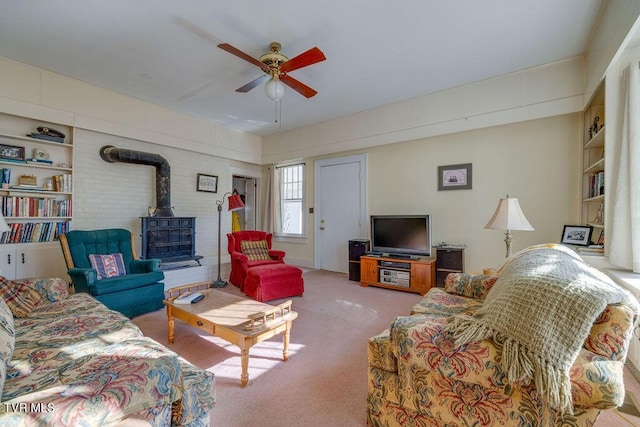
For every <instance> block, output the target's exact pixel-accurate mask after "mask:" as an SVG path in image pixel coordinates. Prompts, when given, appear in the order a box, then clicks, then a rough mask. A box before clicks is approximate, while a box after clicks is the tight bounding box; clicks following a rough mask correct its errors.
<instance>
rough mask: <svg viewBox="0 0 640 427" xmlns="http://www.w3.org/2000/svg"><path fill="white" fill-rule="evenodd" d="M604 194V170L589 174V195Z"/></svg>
mask: <svg viewBox="0 0 640 427" xmlns="http://www.w3.org/2000/svg"><path fill="white" fill-rule="evenodd" d="M603 194H604V171H602V172H598V173H594V174H591V175H589V197H596V196H602V195H603Z"/></svg>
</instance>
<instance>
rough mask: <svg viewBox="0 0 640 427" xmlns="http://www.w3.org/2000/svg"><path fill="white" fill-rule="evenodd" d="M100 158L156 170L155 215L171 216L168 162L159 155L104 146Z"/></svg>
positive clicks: (169, 169) (110, 161)
mask: <svg viewBox="0 0 640 427" xmlns="http://www.w3.org/2000/svg"><path fill="white" fill-rule="evenodd" d="M100 157H102V160H104V161H105V162H109V163H116V162H122V163H134V164H137V165H149V166H153V167H155V168H156V205H157V206H156V212H155V213H156V215H157V216H160V217H167V216H173V209H172V208H171V168H170V167H169V162H167V160H166V159H165V158H164V157H162V156H161V155H159V154H153V153H145V152H143V151H135V150H128V149H126V148H117V147H114V146H113V145H105V146H104V147H102V148H101V149H100Z"/></svg>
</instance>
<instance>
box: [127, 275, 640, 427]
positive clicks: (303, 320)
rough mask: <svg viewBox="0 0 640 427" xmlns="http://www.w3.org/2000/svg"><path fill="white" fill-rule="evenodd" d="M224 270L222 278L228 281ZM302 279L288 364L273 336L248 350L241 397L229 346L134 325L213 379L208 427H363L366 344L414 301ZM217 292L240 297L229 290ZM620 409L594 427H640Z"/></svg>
mask: <svg viewBox="0 0 640 427" xmlns="http://www.w3.org/2000/svg"><path fill="white" fill-rule="evenodd" d="M226 270H227V271H225V270H223V273H224V274H223V277H228V268H227V269H226ZM303 277H304V279H305V293H304V296H303V297H294V298H292V300H293V309H294V310H295V311H297V312H298V319H296V320H295V321H294V322H293V329H292V332H291V344H290V355H289V361H288V362H286V363H285V362H283V360H282V337H281V336H277V337H274V338H271V339H270V340H267V341H265V342H262V343H260V344H257V345H255V346H254V347H252V348H251V351H250V360H249V385H248V386H247V387H246V388H244V389H243V388H241V387H240V372H241V368H240V352H239V350H238V347H236V346H235V345H232V344H229V343H227V342H226V341H224V340H221V339H219V338H216V337H212V336H209V335H207V334H206V333H204V332H200V331H199V330H197V329H195V328H192V327H190V326H188V325H186V324H185V323H182V322H180V321H176V326H175V334H176V342H175V343H174V344H168V340H167V317H166V313H165V311H164V310H158V311H156V312H153V313H148V314H145V315H142V316H139V317H136V318H134V322H135V323H136V324H137V325H138V326H139V327H140V329H141V330H142V332H143V333H144V334H145V335H147V336H149V337H152V338H154V339H156V340H157V341H159V342H161V343H163V344H165V345H167V346H168V347H169V348H171V349H173V350H174V351H175V352H177V353H178V354H180V355H182V356H183V357H185V358H186V359H187V360H189V361H191V362H192V363H194V364H195V365H197V366H199V367H201V368H203V369H207V370H209V371H211V372H213V373H214V374H215V375H216V397H217V404H216V406H215V408H214V409H213V410H212V411H211V425H212V426H222V427H236V426H242V427H244V426H257V425H259V426H262V427H271V426H273V427H285V426H306V427H314V426H323V427H325V426H341V427H350V426H365V425H366V398H367V340H368V339H369V337H371V336H373V335H375V334H378V333H380V332H381V331H383V330H384V329H386V328H388V327H389V325H390V324H391V321H392V320H393V318H394V317H396V316H404V315H407V314H408V313H409V309H410V308H411V306H412V305H414V304H415V303H416V302H418V301H419V300H420V298H421V297H420V295H418V294H413V293H408V292H401V291H395V290H388V289H381V288H374V287H367V288H363V287H361V286H360V284H359V283H358V282H352V281H349V280H348V277H347V275H346V274H340V273H331V272H325V271H319V270H309V271H305V273H304V275H303ZM221 290H222V291H224V292H229V293H231V294H234V295H240V296H244V294H243V293H242V292H240V290H239V289H238V288H236V287H235V286H233V285H231V284H229V286H227V287H226V288H223V289H221ZM282 301H284V300H274V301H270V302H269V303H270V304H277V303H280V302H282ZM625 384H626V385H627V389H628V390H630V391H632V392H634V394H635V395H636V396H640V384H639V383H638V382H637V381H636V379H635V378H634V377H633V376H632V375H631V373H630V372H629V369H627V368H625ZM630 408H632V406H630ZM625 409H626V408H625V407H623V408H620V410H610V411H603V412H602V413H601V414H600V416H599V417H598V420H597V421H596V423H595V425H594V427H614V426H616V427H617V426H621V427H622V426H640V418H639V417H637V416H636V413H633V411H626V410H625Z"/></svg>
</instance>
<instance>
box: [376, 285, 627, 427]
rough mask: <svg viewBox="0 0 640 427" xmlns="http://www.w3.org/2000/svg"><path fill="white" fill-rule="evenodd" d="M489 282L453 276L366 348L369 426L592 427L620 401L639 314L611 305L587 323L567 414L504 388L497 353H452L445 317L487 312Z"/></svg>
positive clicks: (474, 347) (534, 395)
mask: <svg viewBox="0 0 640 427" xmlns="http://www.w3.org/2000/svg"><path fill="white" fill-rule="evenodd" d="M495 281H496V277H495V276H479V275H478V276H474V275H469V274H465V273H455V274H449V275H448V276H447V280H446V284H445V288H444V289H443V288H432V289H430V290H429V292H428V293H427V294H426V295H425V296H424V298H423V299H422V300H421V301H420V302H419V303H418V304H416V305H415V306H414V307H413V308H412V309H411V315H409V316H402V317H397V318H396V319H395V320H394V321H393V323H392V324H391V327H390V329H387V330H385V331H383V332H382V333H380V334H378V335H376V336H374V337H372V338H370V340H369V344H368V364H369V369H368V388H369V393H368V423H369V425H371V426H390V425H416V426H418V425H419V426H434V427H435V426H464V425H475V426H493V425H502V426H525V425H527V426H534V425H535V426H543V425H544V426H557V427H559V426H566V425H571V426H591V425H593V423H594V421H595V419H596V418H597V416H598V413H599V412H600V411H601V410H602V409H609V408H615V407H617V406H619V405H621V404H622V402H623V399H624V394H625V390H624V384H623V366H624V360H625V358H626V353H627V349H628V345H629V342H630V340H631V336H632V330H633V327H634V324H635V322H636V320H637V315H638V313H637V307H632V306H630V305H627V304H611V305H608V306H607V307H606V309H605V310H604V311H603V312H602V313H601V314H600V315H599V316H598V318H597V319H596V321H595V322H594V323H593V325H592V328H591V331H590V333H589V336H588V338H587V339H586V340H585V342H584V345H583V347H582V349H581V350H580V353H579V356H578V357H577V359H576V360H575V362H574V363H573V365H572V367H571V370H570V382H571V397H572V400H573V413H566V412H565V413H563V412H560V411H558V410H556V409H553V408H551V407H550V406H549V404H548V403H547V402H545V401H544V400H543V399H541V397H540V393H539V392H538V391H537V390H536V388H535V387H534V386H533V385H532V384H529V385H518V384H512V383H509V382H508V381H507V380H506V378H507V374H506V373H505V372H504V371H503V369H502V368H501V363H500V361H501V358H502V357H503V353H502V346H501V344H500V343H499V342H496V341H495V340H493V339H490V338H489V339H484V340H481V341H477V342H471V343H468V344H464V345H462V346H456V344H455V341H454V339H453V337H452V335H451V334H450V333H448V332H447V331H446V325H447V324H448V319H449V318H450V317H451V316H455V315H459V314H468V315H472V314H473V313H474V312H475V311H477V310H478V309H479V308H480V307H482V305H483V301H484V299H485V296H486V295H487V293H488V291H489V290H490V289H491V287H492V286H493V284H494V283H495Z"/></svg>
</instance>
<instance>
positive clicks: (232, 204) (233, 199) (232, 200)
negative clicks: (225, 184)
mask: <svg viewBox="0 0 640 427" xmlns="http://www.w3.org/2000/svg"><path fill="white" fill-rule="evenodd" d="M227 195H229V197H228V199H227V202H228V205H229V209H228V210H229V211H237V210H239V209H243V208H244V203H242V199H241V198H240V194H238V193H237V192H236V191H235V190H234V192H233V193H230V192H227V193H224V195H223V196H222V200H216V205H218V278H217V279H216V281H215V282H213V283H212V284H211V285H209V287H210V288H224V287H225V286H227V282H226V281H225V280H222V278H221V277H220V255H221V253H220V239H221V236H220V235H221V230H222V205H223V204H224V198H225V197H226V196H227Z"/></svg>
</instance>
